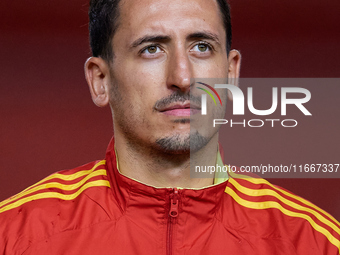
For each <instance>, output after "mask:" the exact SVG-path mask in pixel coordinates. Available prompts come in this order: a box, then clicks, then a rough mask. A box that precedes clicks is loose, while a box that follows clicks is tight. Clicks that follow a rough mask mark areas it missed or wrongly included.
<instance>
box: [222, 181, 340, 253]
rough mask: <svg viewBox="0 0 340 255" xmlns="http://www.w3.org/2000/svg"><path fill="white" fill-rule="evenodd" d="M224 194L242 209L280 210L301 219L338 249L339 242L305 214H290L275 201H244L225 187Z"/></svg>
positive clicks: (290, 212)
mask: <svg viewBox="0 0 340 255" xmlns="http://www.w3.org/2000/svg"><path fill="white" fill-rule="evenodd" d="M225 192H226V193H227V194H229V195H230V196H231V197H232V198H233V199H234V200H235V201H236V202H237V203H238V204H240V205H242V206H244V207H247V208H251V209H271V208H276V209H278V210H280V211H281V212H282V213H284V214H286V215H288V216H291V217H297V218H303V219H305V220H307V221H308V222H309V223H310V224H311V225H312V227H313V228H314V229H315V230H316V231H318V232H320V233H322V234H323V235H324V236H325V237H326V238H327V239H328V241H329V242H330V243H332V244H333V245H335V246H336V247H337V248H339V247H340V241H339V240H338V239H337V238H335V237H334V236H333V235H332V234H331V233H330V232H329V231H328V230H327V229H325V228H324V227H322V226H320V225H318V224H317V223H315V221H314V220H313V219H312V218H311V217H310V216H308V215H306V214H303V213H298V212H292V211H290V210H288V209H286V208H284V207H283V206H282V205H281V204H280V203H278V202H275V201H264V202H253V201H248V200H245V199H243V198H241V197H239V196H238V195H237V194H236V192H235V191H234V190H233V189H231V188H230V187H226V189H225ZM339 253H340V251H339Z"/></svg>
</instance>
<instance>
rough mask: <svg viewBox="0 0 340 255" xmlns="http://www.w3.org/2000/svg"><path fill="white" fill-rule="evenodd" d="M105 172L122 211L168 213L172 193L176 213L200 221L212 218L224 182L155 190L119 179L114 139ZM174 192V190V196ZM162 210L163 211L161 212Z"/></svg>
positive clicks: (141, 184) (109, 148)
mask: <svg viewBox="0 0 340 255" xmlns="http://www.w3.org/2000/svg"><path fill="white" fill-rule="evenodd" d="M106 168H107V171H108V173H107V174H108V178H109V181H110V184H111V189H112V193H113V196H114V198H115V200H116V201H117V202H118V204H119V206H120V207H121V209H122V210H123V211H131V208H134V209H133V210H135V211H136V210H137V211H138V210H140V209H141V208H142V209H145V208H152V207H155V208H158V211H159V212H162V213H167V212H166V211H167V210H170V200H171V199H172V198H173V197H174V193H176V198H177V199H178V201H179V204H178V206H179V213H183V214H184V213H188V212H189V211H192V212H195V213H196V214H199V215H202V216H203V215H204V217H212V216H213V215H214V212H215V211H216V210H217V209H218V205H219V204H220V203H219V202H220V200H221V199H222V195H223V193H224V189H225V187H226V185H227V182H223V183H219V184H216V185H212V186H209V187H206V188H202V189H178V190H177V189H173V188H156V187H152V186H149V185H146V184H143V183H141V182H139V181H137V180H133V179H131V178H129V177H126V176H124V175H122V174H121V173H120V172H119V171H118V169H117V157H116V153H115V149H114V138H112V139H111V142H110V144H109V146H108V148H107V152H106ZM175 190H177V191H176V192H175ZM164 210H165V211H164Z"/></svg>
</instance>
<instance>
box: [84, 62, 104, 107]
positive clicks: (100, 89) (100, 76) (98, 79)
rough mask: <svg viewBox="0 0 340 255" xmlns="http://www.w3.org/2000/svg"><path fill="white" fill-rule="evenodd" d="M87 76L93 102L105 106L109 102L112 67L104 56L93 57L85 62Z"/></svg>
mask: <svg viewBox="0 0 340 255" xmlns="http://www.w3.org/2000/svg"><path fill="white" fill-rule="evenodd" d="M85 78H86V81H87V84H88V85H89V88H90V93H91V96H92V100H93V102H94V103H95V104H96V105H97V106H99V107H104V106H106V105H108V103H109V91H110V90H109V85H110V69H109V65H108V64H107V62H106V61H105V60H104V59H102V58H97V57H91V58H89V59H87V60H86V62H85Z"/></svg>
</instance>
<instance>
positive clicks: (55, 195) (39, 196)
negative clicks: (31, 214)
mask: <svg viewBox="0 0 340 255" xmlns="http://www.w3.org/2000/svg"><path fill="white" fill-rule="evenodd" d="M99 186H105V187H111V186H110V183H109V181H107V180H97V181H92V182H88V183H86V184H85V185H84V186H82V187H81V188H80V189H79V190H78V191H77V192H75V193H73V194H69V195H65V194H61V193H58V192H42V193H39V194H35V195H32V196H29V197H25V198H23V199H20V200H18V201H16V202H14V203H12V204H9V205H7V206H4V207H2V208H1V209H0V213H2V212H5V211H8V210H11V209H14V208H16V207H19V206H21V205H23V204H25V203H28V202H31V201H34V200H38V199H43V198H59V199H62V200H72V199H75V198H76V197H78V196H79V195H80V194H81V193H82V192H83V191H84V190H86V189H88V188H91V187H99Z"/></svg>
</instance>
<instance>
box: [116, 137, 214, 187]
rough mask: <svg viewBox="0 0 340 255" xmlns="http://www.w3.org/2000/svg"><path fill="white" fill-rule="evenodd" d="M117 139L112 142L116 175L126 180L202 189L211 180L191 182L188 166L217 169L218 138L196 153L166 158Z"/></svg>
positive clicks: (162, 154)
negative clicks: (214, 167) (117, 165)
mask: <svg viewBox="0 0 340 255" xmlns="http://www.w3.org/2000/svg"><path fill="white" fill-rule="evenodd" d="M120 138H121V137H116V139H115V140H116V143H115V150H116V153H117V160H118V161H117V162H118V163H119V171H120V173H122V174H123V175H125V176H127V177H129V178H132V179H135V180H137V181H140V182H142V183H144V184H147V185H150V186H154V187H159V188H160V187H162V188H163V187H171V188H173V187H181V188H203V187H206V186H209V185H212V184H213V182H214V180H213V176H210V177H208V178H192V177H191V176H190V166H191V167H193V164H195V165H198V166H209V165H210V166H214V165H216V155H217V151H218V150H217V146H218V143H217V135H216V137H214V138H212V139H211V140H210V142H209V143H208V144H207V145H206V146H204V147H203V148H202V149H200V150H199V151H197V152H192V153H190V152H187V153H183V154H169V153H165V152H164V151H161V150H155V149H152V148H144V149H141V148H139V147H138V146H131V145H130V146H129V145H128V143H126V142H125V141H124V139H120ZM193 162H194V163H193ZM205 177H206V176H205Z"/></svg>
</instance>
